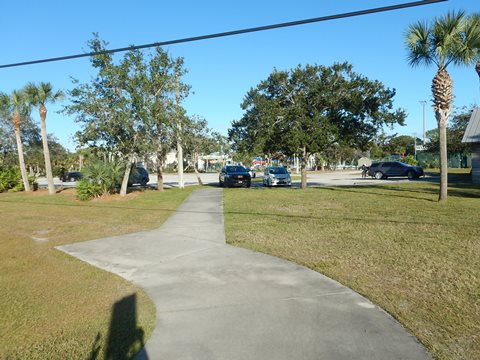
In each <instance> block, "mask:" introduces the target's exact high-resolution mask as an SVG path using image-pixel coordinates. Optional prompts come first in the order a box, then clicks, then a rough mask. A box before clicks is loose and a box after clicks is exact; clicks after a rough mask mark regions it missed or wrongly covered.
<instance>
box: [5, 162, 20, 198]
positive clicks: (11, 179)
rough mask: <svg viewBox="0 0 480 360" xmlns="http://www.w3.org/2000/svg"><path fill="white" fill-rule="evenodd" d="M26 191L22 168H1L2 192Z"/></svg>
mask: <svg viewBox="0 0 480 360" xmlns="http://www.w3.org/2000/svg"><path fill="white" fill-rule="evenodd" d="M22 190H24V187H23V181H22V174H21V172H20V168H18V167H16V166H9V167H4V168H0V192H4V191H12V192H15V191H22Z"/></svg>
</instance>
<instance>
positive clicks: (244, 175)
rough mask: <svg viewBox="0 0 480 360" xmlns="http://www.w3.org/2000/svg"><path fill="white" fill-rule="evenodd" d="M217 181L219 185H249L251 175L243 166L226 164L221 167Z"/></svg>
mask: <svg viewBox="0 0 480 360" xmlns="http://www.w3.org/2000/svg"><path fill="white" fill-rule="evenodd" d="M218 182H219V184H220V186H221V187H223V186H225V187H230V186H245V187H250V186H251V184H252V177H251V176H250V173H249V172H248V171H247V169H245V168H244V167H243V166H240V165H227V166H224V167H223V168H222V171H221V172H220V175H219V176H218Z"/></svg>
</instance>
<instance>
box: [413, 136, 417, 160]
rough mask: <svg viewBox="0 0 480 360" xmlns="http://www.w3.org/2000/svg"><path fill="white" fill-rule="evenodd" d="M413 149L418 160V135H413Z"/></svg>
mask: <svg viewBox="0 0 480 360" xmlns="http://www.w3.org/2000/svg"><path fill="white" fill-rule="evenodd" d="M413 149H414V150H413V151H414V154H415V155H414V156H415V160H417V133H413Z"/></svg>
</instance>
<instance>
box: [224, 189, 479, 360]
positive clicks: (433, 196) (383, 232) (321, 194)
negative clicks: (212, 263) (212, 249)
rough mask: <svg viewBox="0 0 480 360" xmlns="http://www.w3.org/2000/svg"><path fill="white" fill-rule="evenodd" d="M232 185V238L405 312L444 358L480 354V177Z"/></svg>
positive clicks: (227, 196) (227, 198) (406, 321)
mask: <svg viewBox="0 0 480 360" xmlns="http://www.w3.org/2000/svg"><path fill="white" fill-rule="evenodd" d="M437 198H438V184H432V183H428V182H409V183H403V184H395V185H389V186H372V187H370V186H358V187H341V188H308V189H307V190H305V191H302V190H299V189H275V190H273V191H272V190H271V189H269V190H264V189H252V190H251V191H237V190H236V189H226V190H225V192H224V212H225V226H226V235H227V241H228V242H229V243H230V244H233V245H237V246H241V247H245V248H249V249H252V250H255V251H260V252H264V253H268V254H272V255H275V256H278V257H282V258H285V259H288V260H291V261H294V262H296V263H299V264H303V265H305V266H307V267H309V268H311V269H314V270H316V271H319V272H321V273H323V274H325V275H327V276H329V277H331V278H333V279H336V280H338V281H339V282H341V283H343V284H345V285H346V286H348V287H350V288H352V289H354V290H355V291H357V292H359V293H361V294H363V295H365V296H366V297H368V298H369V299H371V300H372V301H373V302H375V303H376V304H378V305H379V306H381V307H382V308H384V309H385V310H386V311H388V312H389V313H390V314H392V315H393V316H394V317H395V318H397V319H398V320H399V321H400V322H401V323H402V324H403V325H404V326H405V327H406V328H407V329H409V331H411V332H412V333H413V334H414V335H415V336H417V337H418V338H419V340H420V341H421V342H422V343H423V344H425V346H426V347H427V348H428V349H429V351H430V352H431V353H432V354H433V355H434V357H435V358H437V359H480V235H479V234H480V232H479V220H480V215H479V214H480V187H478V186H476V187H475V186H472V185H462V184H450V187H449V198H448V201H447V202H446V203H438V202H437Z"/></svg>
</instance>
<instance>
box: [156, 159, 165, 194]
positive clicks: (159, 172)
mask: <svg viewBox="0 0 480 360" xmlns="http://www.w3.org/2000/svg"><path fill="white" fill-rule="evenodd" d="M157 190H158V191H163V190H164V188H163V173H162V165H161V164H158V163H157Z"/></svg>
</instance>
